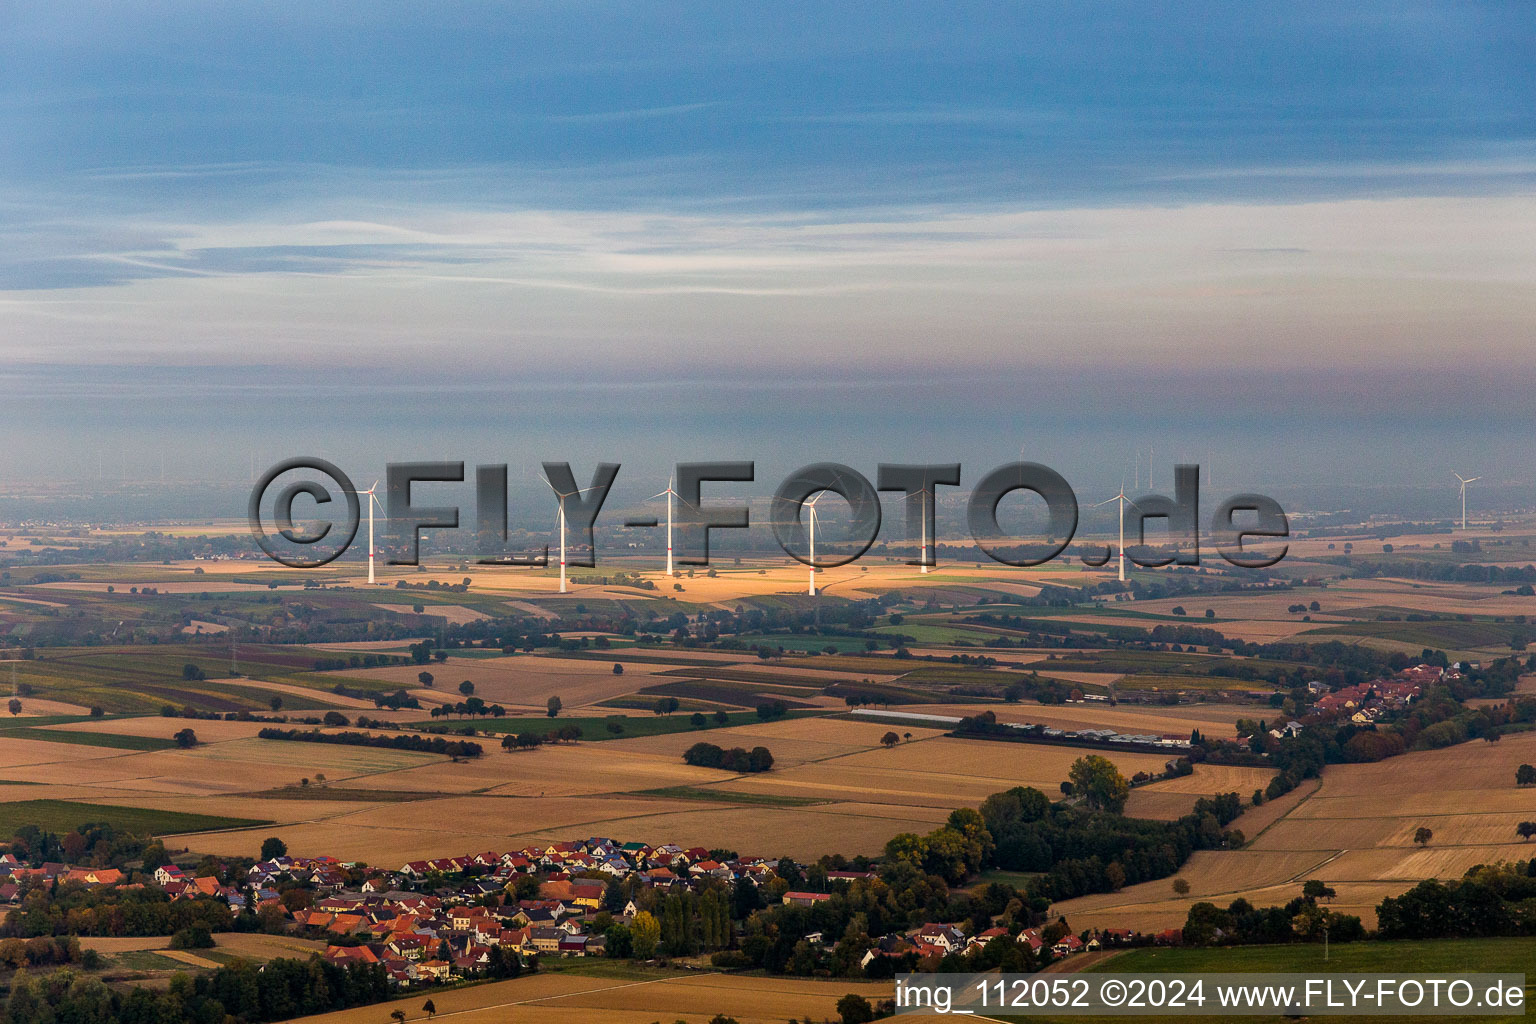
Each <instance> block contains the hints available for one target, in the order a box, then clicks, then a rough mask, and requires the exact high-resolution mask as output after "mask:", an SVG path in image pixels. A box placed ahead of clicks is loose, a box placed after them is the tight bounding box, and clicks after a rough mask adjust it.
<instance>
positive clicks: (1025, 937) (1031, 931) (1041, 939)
mask: <svg viewBox="0 0 1536 1024" xmlns="http://www.w3.org/2000/svg"><path fill="white" fill-rule="evenodd" d="M1018 941H1019V942H1021V943H1023V944H1024V945H1026V946H1028V947H1029V951H1030V952H1031V953H1039V952H1040V950H1041V949H1042V948H1044V946H1045V936H1044V935H1042V934H1040V929H1039V928H1025V929H1024V930H1023V931H1021V932H1019V938H1018Z"/></svg>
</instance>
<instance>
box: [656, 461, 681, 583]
mask: <svg viewBox="0 0 1536 1024" xmlns="http://www.w3.org/2000/svg"><path fill="white" fill-rule="evenodd" d="M673 483H674V481H673V478H672V477H670V476H669V477H667V489H666V490H664V491H662V492H661V494H653V495H651V497H650V499H649V500H651V501H655V500H656V499H657V498H659V497H661V496H662V495H663V494H664V495H666V497H667V575H668V576H676V575H677V573H675V572H673V571H672V499H673V498H675V497H677V492H676V491H675V490H673V489H672V486H673Z"/></svg>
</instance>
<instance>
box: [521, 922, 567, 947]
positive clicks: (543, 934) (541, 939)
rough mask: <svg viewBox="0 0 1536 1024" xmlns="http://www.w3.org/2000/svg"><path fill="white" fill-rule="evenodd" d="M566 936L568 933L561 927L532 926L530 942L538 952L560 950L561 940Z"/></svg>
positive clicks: (529, 932) (529, 933)
mask: <svg viewBox="0 0 1536 1024" xmlns="http://www.w3.org/2000/svg"><path fill="white" fill-rule="evenodd" d="M564 937H566V933H565V932H563V931H561V930H560V929H559V928H531V929H529V931H528V944H529V945H531V946H532V947H533V949H534V952H536V953H558V952H560V940H561V939H562V938H564Z"/></svg>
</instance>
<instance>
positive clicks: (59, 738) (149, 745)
mask: <svg viewBox="0 0 1536 1024" xmlns="http://www.w3.org/2000/svg"><path fill="white" fill-rule="evenodd" d="M5 735H7V736H14V737H16V738H18V739H24V740H46V741H47V742H49V743H74V744H77V745H79V746H82V747H112V748H114V749H116V750H170V749H171V748H173V747H175V746H176V742H175V741H174V740H163V739H160V738H159V737H157V736H122V735H118V734H117V733H111V732H82V731H80V730H77V729H7V730H5Z"/></svg>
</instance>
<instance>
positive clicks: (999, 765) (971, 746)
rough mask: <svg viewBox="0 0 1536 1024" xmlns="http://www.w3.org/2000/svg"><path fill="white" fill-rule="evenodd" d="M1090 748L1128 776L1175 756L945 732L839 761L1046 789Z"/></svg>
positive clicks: (1053, 786)
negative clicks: (1004, 740) (974, 737)
mask: <svg viewBox="0 0 1536 1024" xmlns="http://www.w3.org/2000/svg"><path fill="white" fill-rule="evenodd" d="M900 731H905V730H904V729H903V730H900ZM1086 754H1100V755H1102V756H1104V757H1107V758H1109V759H1110V760H1111V761H1113V762H1114V763H1115V764H1116V765H1117V766H1118V767H1119V768H1120V770H1121V771H1122V772H1124V773H1125V774H1126V775H1127V776H1129V775H1134V774H1135V773H1136V772H1138V771H1141V770H1143V769H1145V770H1147V771H1160V770H1162V767H1163V765H1164V764H1165V763H1166V762H1167V761H1168V757H1169V755H1165V754H1138V753H1131V752H1122V751H1118V750H1097V749H1095V750H1089V749H1086V748H1079V747H1056V746H1049V745H1045V744H1039V743H1002V742H996V741H992V740H964V739H955V738H952V737H948V736H941V737H938V738H936V739H932V740H927V741H924V742H922V743H902V744H900V745H898V746H896V747H894V748H892V749H891V750H872V751H868V752H866V753H862V754H853V755H850V756H849V757H846V758H842V759H839V760H838V761H837V762H835V765H836V766H838V767H841V766H844V765H847V766H856V767H864V766H868V767H878V768H881V769H887V770H888V769H891V768H910V769H915V770H922V771H929V770H932V771H940V772H950V773H963V774H966V775H971V776H974V777H976V778H985V779H994V780H998V781H1003V782H1006V783H1007V784H1008V785H1013V786H1018V785H1031V786H1036V787H1037V788H1042V789H1043V788H1045V785H1048V786H1049V788H1050V790H1052V791H1054V790H1056V788H1057V786H1058V785H1059V784H1060V783H1061V781H1062V780H1063V779H1065V778H1066V777H1067V771H1068V769H1070V768H1071V766H1072V762H1074V761H1076V760H1077V759H1078V758H1080V757H1083V756H1084V755H1086ZM829 767H831V766H830V765H829ZM1019 780H1029V781H1019ZM1042 783H1043V784H1045V785H1042ZM998 788H1006V787H1001V786H1000V787H998Z"/></svg>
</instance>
